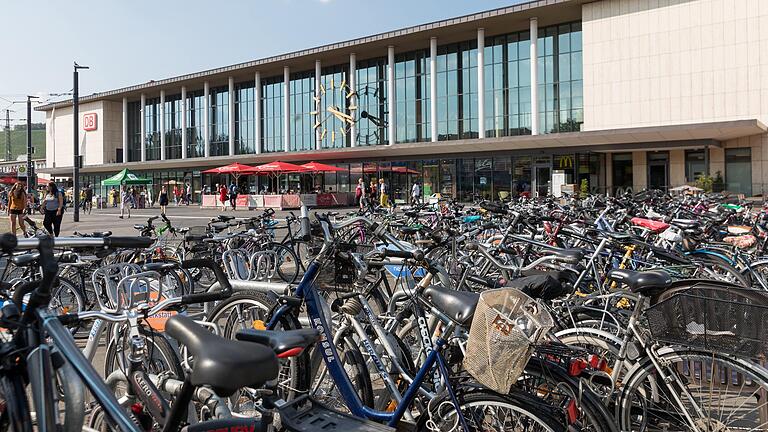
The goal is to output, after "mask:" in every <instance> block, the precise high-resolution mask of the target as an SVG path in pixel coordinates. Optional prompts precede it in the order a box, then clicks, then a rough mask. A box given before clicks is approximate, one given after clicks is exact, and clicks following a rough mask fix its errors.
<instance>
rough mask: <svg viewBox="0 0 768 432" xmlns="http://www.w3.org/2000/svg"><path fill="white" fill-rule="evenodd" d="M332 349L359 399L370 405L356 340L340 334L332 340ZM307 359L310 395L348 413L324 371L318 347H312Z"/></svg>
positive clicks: (371, 400) (370, 394) (371, 399)
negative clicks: (310, 364) (309, 365)
mask: <svg viewBox="0 0 768 432" xmlns="http://www.w3.org/2000/svg"><path fill="white" fill-rule="evenodd" d="M336 351H337V353H338V355H339V357H338V361H339V363H340V364H341V365H342V367H343V368H344V370H345V371H346V372H347V376H349V379H350V381H351V382H352V386H353V387H354V388H355V390H357V396H358V397H359V398H360V401H361V402H362V403H363V405H365V406H367V407H373V406H374V397H373V386H372V385H371V377H370V372H369V371H368V367H367V366H366V365H365V359H364V358H363V355H362V354H361V353H360V349H359V348H358V346H357V343H356V342H355V341H354V340H353V339H352V338H351V337H350V336H349V335H345V336H342V337H341V340H339V342H338V343H337V344H336ZM311 363H312V372H313V373H312V379H313V382H312V387H311V390H310V392H311V393H310V394H311V395H312V397H314V398H315V399H317V400H319V401H320V402H322V403H323V404H325V405H327V406H328V407H330V408H333V409H335V410H337V411H342V412H347V413H348V412H349V408H347V403H346V401H345V400H344V398H343V397H342V395H341V393H339V389H338V387H337V386H336V383H335V382H334V381H333V378H331V375H330V373H328V369H327V368H326V366H325V362H324V361H323V355H322V354H321V353H320V351H319V350H318V349H315V350H313V351H312V357H311Z"/></svg>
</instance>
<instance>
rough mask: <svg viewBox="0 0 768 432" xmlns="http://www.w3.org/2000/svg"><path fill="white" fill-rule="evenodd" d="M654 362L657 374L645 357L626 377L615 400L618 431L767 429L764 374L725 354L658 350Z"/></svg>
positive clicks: (767, 387) (767, 375)
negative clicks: (655, 389) (651, 385)
mask: <svg viewBox="0 0 768 432" xmlns="http://www.w3.org/2000/svg"><path fill="white" fill-rule="evenodd" d="M659 363H660V364H661V365H662V366H661V367H662V368H663V371H661V372H660V371H658V370H657V369H656V367H655V366H654V364H653V363H652V362H651V359H646V360H645V361H644V362H643V363H641V364H638V365H637V366H636V367H635V368H634V369H633V370H632V371H630V372H629V373H628V374H627V379H626V381H625V383H626V386H625V388H624V390H623V392H622V393H621V395H620V397H619V399H618V402H617V416H618V421H619V425H620V427H621V430H623V431H633V432H635V431H649V430H676V431H734V430H745V431H746V430H753V431H758V430H761V431H762V430H766V429H768V418H766V412H767V411H768V400H767V399H766V394H768V370H766V369H764V368H763V367H761V366H759V365H757V364H755V363H751V362H750V361H747V360H740V359H736V358H734V357H731V356H728V355H723V354H718V353H712V352H706V351H701V350H695V349H686V348H677V347H674V348H672V347H667V348H663V349H662V350H660V352H659ZM665 382H669V383H670V385H671V386H672V388H673V390H670V389H669V388H668V387H667V385H666V383H665ZM651 383H656V386H657V388H658V390H657V391H652V389H650V388H649V386H650V384H651ZM675 396H677V397H679V398H680V402H678V401H677V400H676V399H675ZM687 417H689V418H687ZM691 423H692V424H691Z"/></svg>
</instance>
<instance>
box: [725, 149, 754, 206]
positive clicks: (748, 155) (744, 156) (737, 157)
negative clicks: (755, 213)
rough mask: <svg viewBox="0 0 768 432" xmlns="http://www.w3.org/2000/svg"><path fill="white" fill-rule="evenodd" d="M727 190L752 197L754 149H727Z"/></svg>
mask: <svg viewBox="0 0 768 432" xmlns="http://www.w3.org/2000/svg"><path fill="white" fill-rule="evenodd" d="M725 189H726V190H727V191H729V192H736V193H740V194H744V195H747V196H750V195H752V149H751V148H749V147H744V148H729V149H725Z"/></svg>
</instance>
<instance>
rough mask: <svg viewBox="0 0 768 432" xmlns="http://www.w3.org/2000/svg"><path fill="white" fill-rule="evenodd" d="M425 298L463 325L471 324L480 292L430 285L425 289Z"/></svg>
mask: <svg viewBox="0 0 768 432" xmlns="http://www.w3.org/2000/svg"><path fill="white" fill-rule="evenodd" d="M424 298H425V299H427V301H428V302H430V303H432V305H433V306H435V307H436V308H437V309H438V310H440V312H443V313H444V314H446V315H448V317H449V318H451V319H452V320H454V321H456V322H457V323H458V324H461V325H462V326H465V327H466V326H469V324H470V323H471V322H472V317H473V316H474V315H475V309H476V308H477V302H478V301H479V300H480V294H478V293H474V292H470V291H456V290H454V289H450V288H445V287H443V286H440V285H430V286H428V287H427V288H425V289H424Z"/></svg>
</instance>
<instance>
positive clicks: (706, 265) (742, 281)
mask: <svg viewBox="0 0 768 432" xmlns="http://www.w3.org/2000/svg"><path fill="white" fill-rule="evenodd" d="M691 261H692V262H694V263H697V264H699V265H700V266H701V267H702V268H701V269H700V270H698V271H697V275H696V276H695V277H699V278H705V279H714V280H719V281H723V282H730V283H735V284H738V285H741V286H745V287H748V286H751V282H750V281H749V279H748V278H747V277H746V276H744V275H743V274H742V273H741V272H739V271H738V270H737V269H736V268H735V267H734V266H732V265H730V264H729V263H727V262H726V261H725V260H723V259H721V258H717V257H715V256H712V255H696V256H694V257H692V259H691Z"/></svg>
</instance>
